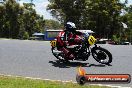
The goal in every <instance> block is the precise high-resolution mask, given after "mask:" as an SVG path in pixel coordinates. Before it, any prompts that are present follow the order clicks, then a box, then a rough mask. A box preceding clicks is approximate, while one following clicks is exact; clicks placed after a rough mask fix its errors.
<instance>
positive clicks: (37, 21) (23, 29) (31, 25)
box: [0, 0, 45, 39]
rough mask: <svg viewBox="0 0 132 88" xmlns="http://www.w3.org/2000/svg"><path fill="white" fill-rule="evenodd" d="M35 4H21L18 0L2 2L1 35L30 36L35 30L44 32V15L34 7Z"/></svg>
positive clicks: (0, 7)
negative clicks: (38, 12)
mask: <svg viewBox="0 0 132 88" xmlns="http://www.w3.org/2000/svg"><path fill="white" fill-rule="evenodd" d="M33 7H34V4H32V3H24V4H23V6H20V4H19V3H18V2H16V0H5V1H4V2H3V3H1V4H0V37H6V38H21V39H22V38H25V36H26V39H27V38H28V36H32V34H33V33H34V32H42V31H43V29H44V26H45V20H44V18H43V16H40V15H38V14H37V13H36V11H35V9H33Z"/></svg>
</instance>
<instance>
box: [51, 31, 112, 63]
mask: <svg viewBox="0 0 132 88" xmlns="http://www.w3.org/2000/svg"><path fill="white" fill-rule="evenodd" d="M96 42H97V40H96V39H95V37H94V36H92V35H89V34H87V33H84V35H83V42H82V43H81V44H80V45H72V47H70V46H68V47H67V48H68V49H69V50H70V51H72V53H73V54H74V56H75V59H74V60H78V61H86V60H88V58H89V56H90V55H92V56H93V58H94V59H95V60H96V61H97V62H99V63H101V64H106V65H109V64H110V63H111V62H112V54H111V53H110V52H109V51H108V50H107V49H105V48H103V47H101V46H98V45H97V44H96ZM50 44H51V51H52V54H53V55H54V56H55V57H56V58H57V59H59V60H60V61H63V62H67V61H69V59H67V58H65V55H64V53H63V52H62V51H59V50H58V47H59V46H58V44H57V39H55V40H52V41H50Z"/></svg>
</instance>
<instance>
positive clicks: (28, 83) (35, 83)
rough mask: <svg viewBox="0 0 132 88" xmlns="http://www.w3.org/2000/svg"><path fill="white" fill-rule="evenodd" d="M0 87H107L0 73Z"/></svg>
mask: <svg viewBox="0 0 132 88" xmlns="http://www.w3.org/2000/svg"><path fill="white" fill-rule="evenodd" d="M0 88H109V87H101V86H93V85H83V86H81V85H78V84H74V83H71V82H68V83H64V82H57V81H56V82H55V81H46V80H38V79H29V78H22V77H12V76H3V75H0Z"/></svg>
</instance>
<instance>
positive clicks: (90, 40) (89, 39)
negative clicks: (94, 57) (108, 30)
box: [88, 35, 96, 45]
mask: <svg viewBox="0 0 132 88" xmlns="http://www.w3.org/2000/svg"><path fill="white" fill-rule="evenodd" d="M88 42H89V44H90V45H93V44H94V43H95V42H96V39H95V38H94V37H93V36H92V35H90V36H89V38H88Z"/></svg>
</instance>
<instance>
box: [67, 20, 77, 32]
mask: <svg viewBox="0 0 132 88" xmlns="http://www.w3.org/2000/svg"><path fill="white" fill-rule="evenodd" d="M65 28H66V30H67V31H71V32H73V31H75V30H76V25H75V23H73V22H67V23H66V25H65Z"/></svg>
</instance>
